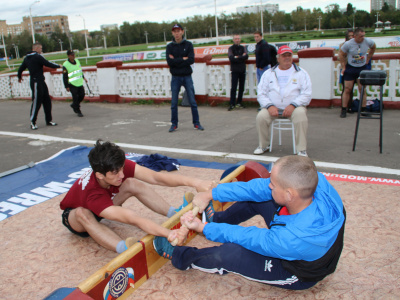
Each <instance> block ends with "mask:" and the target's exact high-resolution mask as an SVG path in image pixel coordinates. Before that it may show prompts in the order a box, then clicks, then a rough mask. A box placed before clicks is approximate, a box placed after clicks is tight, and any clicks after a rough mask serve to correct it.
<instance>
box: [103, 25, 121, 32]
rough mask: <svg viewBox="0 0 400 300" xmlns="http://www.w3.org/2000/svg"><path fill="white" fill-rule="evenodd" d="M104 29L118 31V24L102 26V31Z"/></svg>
mask: <svg viewBox="0 0 400 300" xmlns="http://www.w3.org/2000/svg"><path fill="white" fill-rule="evenodd" d="M104 29H107V30H114V29H118V24H106V25H100V30H101V31H103V30H104Z"/></svg>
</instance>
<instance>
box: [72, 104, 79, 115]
mask: <svg viewBox="0 0 400 300" xmlns="http://www.w3.org/2000/svg"><path fill="white" fill-rule="evenodd" d="M70 106H71V108H72V110H73V111H74V113H76V114H77V113H78V110H77V109H76V108H75V107H74V104H71V105H70Z"/></svg>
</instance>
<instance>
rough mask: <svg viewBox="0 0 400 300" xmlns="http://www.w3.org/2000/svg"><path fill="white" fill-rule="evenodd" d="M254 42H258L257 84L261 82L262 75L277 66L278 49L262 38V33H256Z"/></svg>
mask: <svg viewBox="0 0 400 300" xmlns="http://www.w3.org/2000/svg"><path fill="white" fill-rule="evenodd" d="M254 40H255V41H256V51H255V53H256V67H257V83H258V82H260V79H261V76H262V74H263V73H264V72H265V71H266V70H268V69H269V68H271V67H273V66H275V65H276V55H277V52H276V48H275V47H274V46H272V45H269V44H268V43H267V42H266V41H265V40H264V39H263V37H262V33H261V32H260V31H256V32H254Z"/></svg>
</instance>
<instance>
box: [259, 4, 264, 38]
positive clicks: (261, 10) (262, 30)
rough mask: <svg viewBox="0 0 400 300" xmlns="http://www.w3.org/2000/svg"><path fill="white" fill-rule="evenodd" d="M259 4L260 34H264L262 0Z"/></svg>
mask: <svg viewBox="0 0 400 300" xmlns="http://www.w3.org/2000/svg"><path fill="white" fill-rule="evenodd" d="M260 3H261V5H260V13H261V36H263V35H264V21H263V4H262V0H261V1H260Z"/></svg>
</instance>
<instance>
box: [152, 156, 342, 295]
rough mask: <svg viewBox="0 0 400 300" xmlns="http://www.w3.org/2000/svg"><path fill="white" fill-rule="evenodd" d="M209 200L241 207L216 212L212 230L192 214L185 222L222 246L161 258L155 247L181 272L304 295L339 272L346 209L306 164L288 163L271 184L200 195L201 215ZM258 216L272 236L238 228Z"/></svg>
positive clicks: (257, 182)
mask: <svg viewBox="0 0 400 300" xmlns="http://www.w3.org/2000/svg"><path fill="white" fill-rule="evenodd" d="M313 182H314V184H313ZM207 198H208V199H207ZM210 198H212V199H214V200H217V201H220V202H230V201H237V203H235V204H234V205H232V206H231V207H230V208H229V209H227V210H226V211H223V212H216V213H215V214H214V215H213V217H212V218H211V219H210V220H212V222H211V223H208V224H202V223H201V222H200V221H199V220H198V219H197V218H195V219H193V215H192V213H191V212H189V213H187V214H186V215H184V216H183V217H182V219H181V221H182V223H183V224H185V225H186V226H187V227H188V228H190V229H193V230H195V231H198V232H203V233H204V235H205V237H206V238H207V239H209V240H211V241H215V242H220V243H223V244H222V245H221V246H217V247H211V248H204V249H197V248H194V247H185V246H183V247H172V246H170V248H169V249H168V247H163V249H162V250H163V251H159V249H157V246H159V245H160V243H157V241H156V240H155V242H154V245H155V247H156V250H157V252H158V253H159V254H161V255H162V252H167V253H168V252H169V254H170V255H172V264H173V265H174V266H175V267H176V268H178V269H181V270H186V269H189V268H193V269H198V270H201V271H205V272H209V273H219V274H221V275H222V274H225V273H228V272H232V273H236V274H239V275H242V276H244V277H246V278H247V279H250V280H254V281H258V282H261V283H266V284H270V285H275V286H278V287H282V288H286V289H294V290H301V289H307V288H309V287H311V286H313V285H315V284H316V283H317V282H318V281H320V280H322V279H323V278H324V277H325V276H327V275H329V274H331V273H333V272H334V271H335V268H336V265H337V263H338V260H339V257H340V254H341V251H342V248H343V234H344V224H345V210H344V207H343V203H342V200H341V198H340V196H339V194H338V193H337V192H336V190H335V189H334V188H333V187H332V186H331V185H330V184H329V183H328V181H327V180H326V178H325V177H324V176H323V175H322V174H320V173H317V171H316V168H315V165H314V163H313V162H312V160H311V159H309V158H308V157H300V156H286V157H283V158H281V159H279V160H278V161H277V162H276V164H275V165H274V167H273V169H272V172H271V178H268V179H264V178H260V179H253V180H251V181H249V182H235V183H229V184H221V185H218V186H217V187H216V188H214V189H213V190H212V191H209V192H205V193H200V194H198V195H196V198H195V199H194V200H193V203H194V204H195V205H197V206H199V207H200V211H202V209H203V208H204V207H205V206H206V205H207V202H208V201H209V200H210ZM255 215H261V216H262V217H263V218H264V220H265V222H266V224H267V227H268V229H267V228H258V227H255V226H253V227H243V226H239V225H237V224H239V223H241V222H244V221H246V220H248V219H250V218H251V217H253V216H255ZM165 244H166V245H167V246H168V244H167V243H165ZM171 250H172V251H171ZM160 252H161V253H160Z"/></svg>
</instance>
